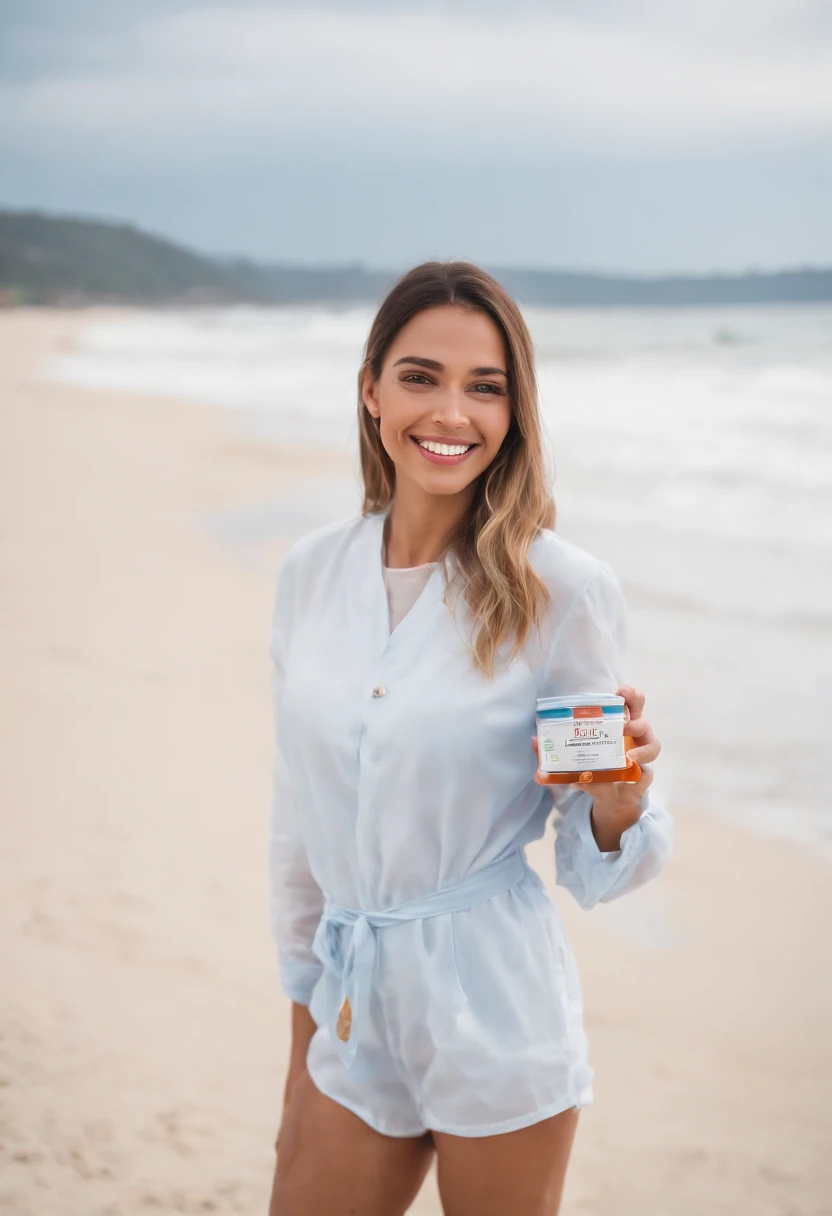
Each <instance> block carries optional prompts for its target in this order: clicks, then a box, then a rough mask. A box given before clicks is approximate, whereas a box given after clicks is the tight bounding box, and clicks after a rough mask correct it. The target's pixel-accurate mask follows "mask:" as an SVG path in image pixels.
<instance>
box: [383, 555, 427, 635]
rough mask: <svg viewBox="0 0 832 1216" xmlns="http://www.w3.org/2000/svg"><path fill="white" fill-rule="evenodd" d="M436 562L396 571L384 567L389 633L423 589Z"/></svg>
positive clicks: (391, 567) (390, 567)
mask: <svg viewBox="0 0 832 1216" xmlns="http://www.w3.org/2000/svg"><path fill="white" fill-rule="evenodd" d="M436 565H438V562H425V564H424V566H403V567H401V568H400V569H396V568H395V567H393V566H384V568H383V569H384V585H385V587H386V588H387V603H388V606H389V608H390V632H391V633H392V631H393V630H394V629H395V628H396V626H397V625H398V623H399V621H400V620H402V618H403V617H406V616H407V614H408V612H410V609H411V608H412V607H413V605H414V604H415V603H416V601H417V600H418V598H419V596H420V595H421V594H422V592H423V591H424V589H425V584H426V583H427V581H428V579H429V578H430V575H431V571H432V570H433V567H434V566H436Z"/></svg>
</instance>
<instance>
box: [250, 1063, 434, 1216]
mask: <svg viewBox="0 0 832 1216" xmlns="http://www.w3.org/2000/svg"><path fill="white" fill-rule="evenodd" d="M432 1153H433V1147H432V1142H431V1138H430V1136H429V1135H424V1136H404V1137H401V1138H399V1137H394V1136H383V1135H382V1134H381V1133H380V1132H377V1131H374V1129H373V1128H371V1127H370V1126H369V1125H368V1124H366V1123H365V1122H364V1121H363V1119H359V1117H358V1115H354V1114H353V1113H352V1111H350V1110H347V1109H346V1107H344V1106H340V1105H339V1104H338V1103H337V1102H333V1100H332V1099H331V1098H328V1097H327V1096H326V1095H325V1094H322V1093H321V1091H320V1090H319V1089H317V1088H316V1087H315V1085H314V1083H313V1081H312V1079H311V1077H310V1076H309V1074H308V1073H306V1072H305V1073H303V1074H302V1075H301V1076H300V1077H299V1078H298V1080H297V1082H296V1084H295V1086H294V1088H293V1090H292V1098H291V1101H290V1103H289V1109H288V1110H287V1111H286V1114H285V1116H284V1120H283V1124H282V1127H281V1132H280V1148H279V1151H278V1154H277V1168H276V1170H275V1176H274V1186H273V1189H272V1199H271V1207H270V1209H269V1211H270V1216H348V1213H355V1212H361V1213H366V1214H367V1216H370V1213H372V1216H400V1214H401V1213H404V1212H406V1211H407V1209H408V1207H409V1206H410V1204H411V1203H412V1201H413V1199H414V1198H415V1196H416V1194H417V1192H418V1190H419V1188H420V1186H421V1185H422V1181H423V1180H424V1177H425V1174H426V1173H427V1170H428V1166H429V1165H430V1162H431V1157H432Z"/></svg>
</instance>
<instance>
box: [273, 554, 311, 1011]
mask: <svg viewBox="0 0 832 1216" xmlns="http://www.w3.org/2000/svg"><path fill="white" fill-rule="evenodd" d="M290 600H291V592H290V579H289V572H288V570H287V568H286V565H285V564H284V567H283V569H282V570H281V572H280V575H279V576H278V584H277V592H276V595H275V604H274V613H273V616H272V629H271V647H270V650H271V658H272V697H273V721H274V753H273V755H274V773H273V786H272V802H271V812H270V823H269V869H270V884H271V925H272V937H273V939H274V942H275V944H276V946H277V952H278V965H279V973H280V984H281V987H282V989H283V991H284V992H285V993H286V995H287V996H288V997H289V998H290V999H291V1000H293V1001H296V1002H297V1003H298V1004H300V1005H308V1004H309V1001H310V999H311V996H312V990H313V989H314V987H315V985H316V983H317V982H318V978H319V977H320V974H321V971H322V969H323V968H322V964H321V962H320V961H319V959H318V958H317V956H316V955H315V954H314V953H313V951H312V939H313V937H314V935H315V930H316V928H317V925H318V921H319V920H320V916H321V911H322V908H323V895H322V893H321V889H320V887H319V886H318V884H317V883H316V882H315V879H314V878H313V877H312V874H311V873H310V870H309V863H308V860H307V856H306V849H305V847H304V843H303V836H302V832H301V823H300V808H299V806H298V801H297V797H296V794H295V791H294V789H293V787H292V783H291V781H290V778H289V773H288V768H287V765H286V756H285V754H284V751H283V747H282V742H281V740H282V736H283V730H282V691H283V678H284V672H285V654H286V645H287V637H288V632H289V617H290V611H291V602H290Z"/></svg>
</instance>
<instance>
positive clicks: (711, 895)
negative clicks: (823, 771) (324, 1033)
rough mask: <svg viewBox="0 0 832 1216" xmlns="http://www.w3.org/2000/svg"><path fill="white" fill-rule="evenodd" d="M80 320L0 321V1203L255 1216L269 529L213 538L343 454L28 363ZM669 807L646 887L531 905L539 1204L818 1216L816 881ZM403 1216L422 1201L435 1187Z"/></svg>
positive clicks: (283, 1050)
mask: <svg viewBox="0 0 832 1216" xmlns="http://www.w3.org/2000/svg"><path fill="white" fill-rule="evenodd" d="M99 315H100V314H98V313H73V312H67V313H61V312H46V311H42V312H38V311H26V310H22V311H11V312H8V313H6V314H2V315H0V690H1V699H0V732H1V733H0V737H1V738H2V745H1V746H0V790H1V791H2V802H1V803H0V814H1V815H2V833H3V848H2V851H0V926H2V927H1V928H0V935H1V936H0V943H2V945H1V946H0V974H2V981H3V997H2V1001H0V1211H2V1212H3V1213H4V1214H8V1216H18V1214H24V1213H25V1214H29V1213H32V1214H34V1213H37V1214H38V1216H52V1214H55V1216H58V1214H60V1216H82V1214H83V1216H104V1214H107V1216H116V1214H119V1216H120V1214H122V1213H124V1214H125V1216H126V1214H130V1216H135V1214H136V1213H141V1212H144V1211H147V1212H159V1213H179V1212H187V1213H192V1212H193V1213H201V1212H214V1213H257V1212H265V1210H266V1206H267V1196H268V1191H269V1186H270V1181H271V1171H272V1166H273V1149H272V1143H273V1139H274V1134H275V1130H276V1127H277V1122H278V1117H279V1107H280V1095H281V1091H282V1081H283V1068H284V1065H285V1062H286V1057H287V1046H288V1044H287V1024H288V1018H287V1014H288V1006H287V1002H286V1000H285V999H284V998H283V996H282V995H281V993H280V991H279V988H278V985H277V976H276V966H275V958H274V951H273V948H272V944H271V941H270V938H269V930H268V910H267V868H266V833H267V815H268V802H269V795H270V790H269V782H270V763H271V716H270V715H271V709H270V699H269V680H270V673H269V665H268V654H267V636H268V621H269V614H270V610H271V595H272V588H273V580H274V572H275V570H276V566H277V562H278V561H279V556H280V552H281V551H282V547H283V546H284V545H285V544H286V543H287V542H288V541H289V540H290V539H291V537H292V535H293V534H294V531H293V523H292V519H291V517H287V518H286V521H285V526H284V527H281V528H280V529H279V532H278V530H277V529H276V528H275V527H272V528H271V529H270V530H269V534H268V535H262V536H260V537H259V538H254V539H251V540H249V541H246V540H245V539H239V538H237V539H236V540H229V539H228V538H227V536H226V537H225V539H224V538H223V535H222V533H221V532H218V530H217V528H216V527H215V526H212V523H211V521H216V519H217V518H219V513H221V512H234V511H240V510H244V509H247V508H252V509H254V508H257V507H258V504H263V503H268V502H269V501H274V500H276V499H277V498H281V499H283V500H284V501H285V500H286V499H287V498H288V500H289V501H291V496H292V494H293V492H295V490H298V492H300V489H299V488H301V487H302V485H303V482H304V478H309V477H317V478H320V477H321V476H322V474H323V475H325V474H326V471H327V469H330V470H331V471H332V472H337V473H338V474H339V475H341V476H343V475H344V474H345V473H346V474H349V473H350V462H349V461H345V460H344V458H343V457H341V456H338V455H332V456H327V457H323V456H321V455H319V454H316V453H313V452H311V451H309V450H303V449H297V448H294V449H293V448H281V447H280V446H278V445H276V444H270V443H267V442H265V441H259V440H255V439H254V438H247V437H245V436H244V435H243V434H241V432H240V431H239V430H238V429H237V428H236V427H235V424H234V420H233V419H232V418H230V417H229V416H228V415H226V414H224V413H222V412H220V411H217V410H212V409H210V408H202V407H199V406H194V405H188V404H183V403H180V402H175V401H169V400H163V399H161V398H156V399H149V398H142V397H139V396H131V395H129V394H125V393H113V392H110V391H90V390H87V389H79V388H72V387H66V386H62V385H58V384H54V383H50V382H49V381H47V380H44V379H42V378H39V369H40V368H41V367H42V365H43V361H44V359H46V358H47V357H48V356H49V355H50V354H51V353H53V352H55V351H57V350H59V349H61V348H64V347H66V345H67V344H68V343H71V342H72V340H73V336H74V335H76V334H77V333H78V332H79V331H80V329H81V328H82V327H83V326H85V325H88V324H89V323H90V322H91V321H92V320H94V319H96V317H97V316H99ZM648 692H649V690H648ZM674 813H675V817H676V822H677V841H676V851H675V856H674V858H673V860H672V861H671V862H670V863H669V865H668V866H667V868H666V870H665V872H664V874H663V875H662V876H661V877H660V878H659V879H658V880H657V881H656V882H654V883H652V884H650V885H649V886H648V887H647V888H645V889H644V890H643V891H641V892H638V893H636V894H634V895H631V896H628V897H627V898H625V899H623V900H621V901H618V902H617V903H614V904H610V905H605V906H601V907H598V908H595V909H594V910H593V911H591V912H589V913H586V912H583V911H582V910H581V909H580V908H578V906H577V905H576V904H575V903H574V902H573V901H572V899H571V896H570V895H569V894H568V893H567V892H564V891H558V892H557V893H556V897H557V899H558V902H559V905H560V907H561V909H562V911H563V914H564V917H565V919H566V922H567V927H568V930H569V933H570V936H571V939H572V942H573V945H574V948H575V951H576V953H577V956H578V960H579V964H580V968H581V974H582V977H583V984H584V993H585V1000H586V1025H587V1030H588V1033H589V1036H590V1042H591V1047H592V1056H591V1058H592V1063H593V1066H594V1068H595V1070H596V1081H595V1104H594V1106H592V1107H590V1108H587V1109H586V1110H584V1112H583V1113H582V1116H581V1122H580V1126H579V1130H578V1136H577V1141H576V1146H575V1150H574V1155H573V1159H572V1164H571V1167H570V1173H569V1176H568V1180H567V1186H566V1193H565V1198H564V1203H563V1208H562V1211H563V1213H564V1214H565V1216H570V1214H575V1216H577V1214H578V1213H581V1214H591V1213H598V1214H603V1216H636V1214H638V1216H653V1214H655V1216H674V1214H679V1216H702V1214H703V1213H709V1216H712V1214H717V1213H731V1214H732V1216H733V1214H736V1213H746V1212H748V1213H754V1214H755V1216H769V1214H771V1216H774V1214H783V1216H785V1214H787V1213H788V1214H789V1216H810V1214H812V1216H820V1214H821V1213H829V1212H830V1210H832V1198H831V1197H832V1154H830V1153H829V1147H828V1146H829V1137H830V1128H832V1097H830V1090H832V1086H830V1081H831V1080H832V1069H830V1045H829V1044H830V1037H832V1036H830V1026H832V994H831V992H830V966H829V963H830V951H829V948H828V945H827V927H828V925H829V924H830V923H832V884H830V881H829V878H830V871H829V864H828V862H827V861H825V860H823V859H821V858H820V857H818V856H815V855H813V854H812V852H811V851H810V850H809V849H807V848H806V847H805V846H800V845H797V844H793V843H790V842H788V841H785V840H782V841H781V840H777V839H772V838H763V837H757V836H755V835H753V834H752V833H751V832H750V831H749V830H748V829H747V828H745V827H743V826H739V825H737V824H735V823H733V822H731V821H729V820H726V819H723V818H721V817H716V816H714V815H712V814H708V813H705V812H703V811H701V810H700V809H698V808H695V807H688V806H683V805H678V806H675V807H674ZM551 844H552V842H551V839H550V838H547V839H546V840H545V841H544V842H543V843H542V844H541V845H540V846H538V847H536V848H535V849H534V851H533V859H534V861H535V863H536V864H539V866H540V868H541V870H542V871H544V872H545V873H547V874H548V875H549V877H550V878H551V873H550V871H551ZM412 1210H413V1211H414V1212H416V1213H421V1214H422V1216H427V1214H428V1213H438V1212H439V1210H440V1209H439V1205H438V1201H437V1199H436V1192H435V1186H434V1184H433V1180H432V1178H431V1179H430V1180H429V1182H428V1184H427V1185H426V1187H425V1188H424V1190H423V1193H422V1195H421V1196H420V1198H419V1200H418V1202H417V1205H416V1206H415V1207H414V1208H413V1209H412Z"/></svg>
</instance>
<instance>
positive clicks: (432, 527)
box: [385, 477, 474, 569]
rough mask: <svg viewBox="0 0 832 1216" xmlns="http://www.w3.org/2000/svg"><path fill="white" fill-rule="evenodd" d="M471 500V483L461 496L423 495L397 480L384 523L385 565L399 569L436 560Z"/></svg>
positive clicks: (421, 492) (419, 488) (416, 489)
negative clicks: (385, 522)
mask: <svg viewBox="0 0 832 1216" xmlns="http://www.w3.org/2000/svg"><path fill="white" fill-rule="evenodd" d="M473 498H474V485H473V484H472V485H470V486H466V487H465V489H464V490H463V491H462V493H460V494H447V495H446V494H426V493H425V491H424V490H422V489H421V487H419V486H417V485H415V484H414V483H413V482H411V481H409V480H407V479H405V478H403V477H400V478H398V479H397V482H396V496H395V498H394V499H393V505H392V507H391V508H390V515H389V517H388V520H387V528H386V546H385V548H386V556H385V565H387V566H391V567H393V568H394V569H401V568H403V567H405V566H423V565H424V564H425V563H426V562H434V561H436V560H437V558H438V557H439V554H440V553H441V552H442V550H443V549H444V547H445V544H446V542H447V539H448V536H449V534H450V533H451V531H452V530H453V529H454V528H455V527H456V525H457V524H458V523H459V521H460V520H461V519H462V517H463V515H465V513H466V511H467V510H468V508H469V507H470V505H471V503H472V501H473Z"/></svg>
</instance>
